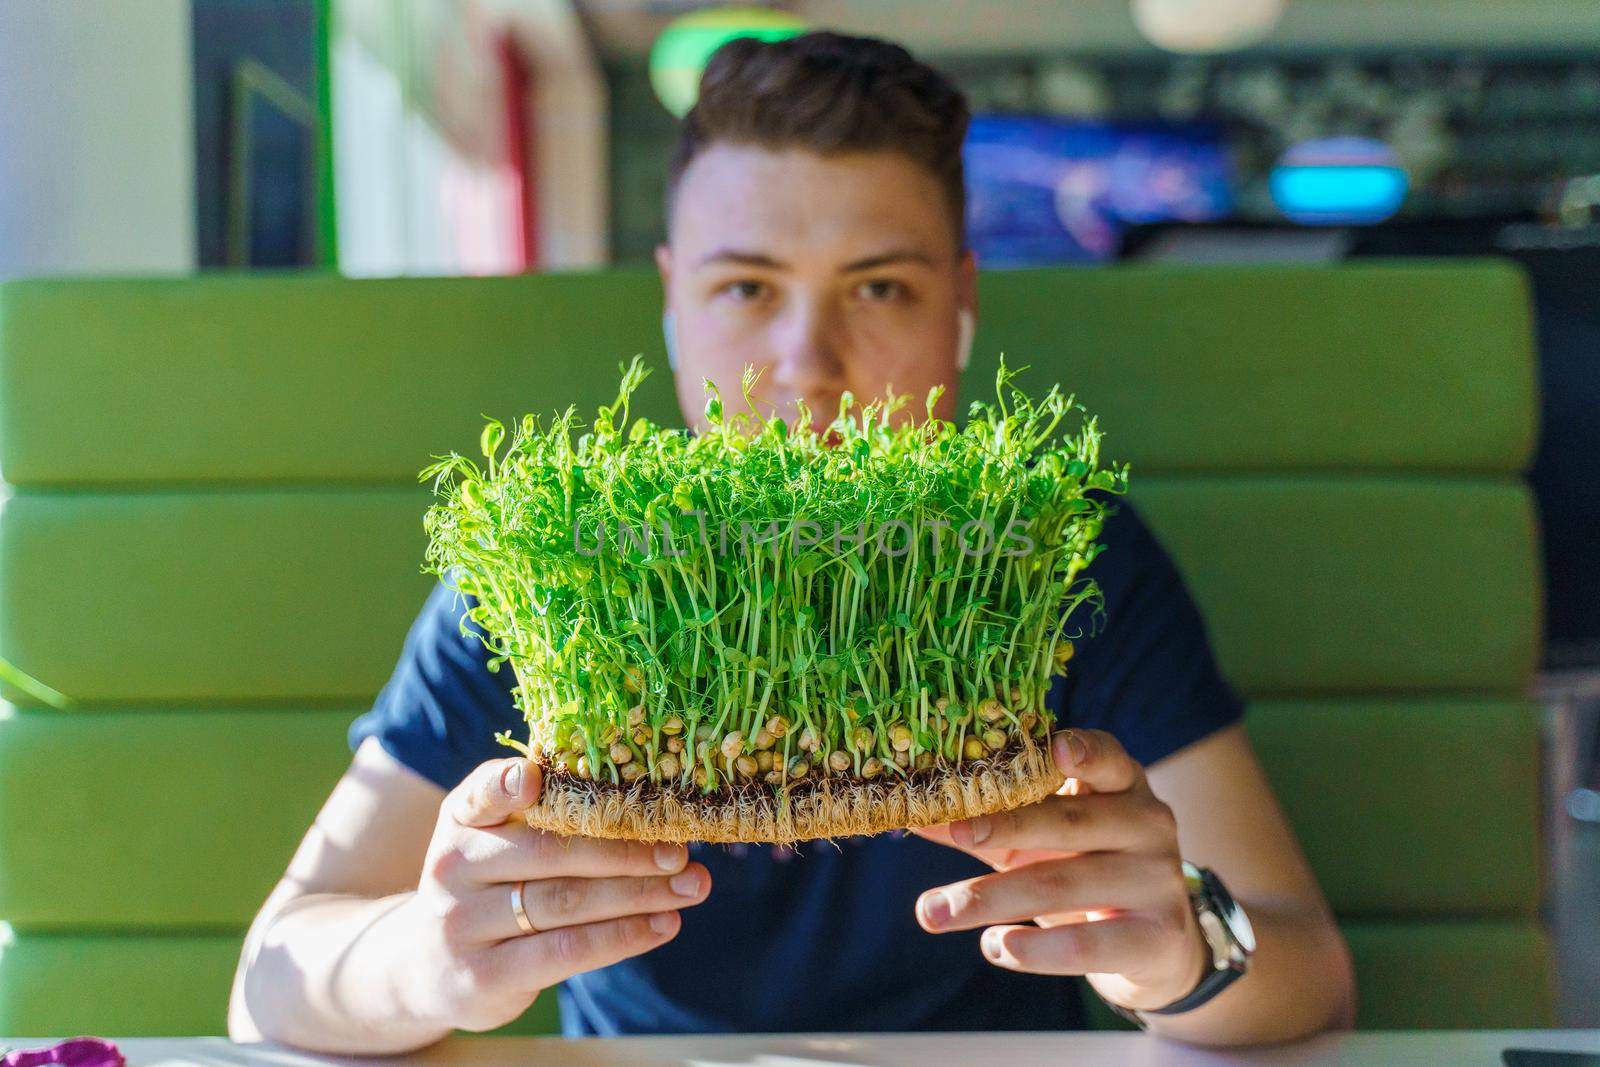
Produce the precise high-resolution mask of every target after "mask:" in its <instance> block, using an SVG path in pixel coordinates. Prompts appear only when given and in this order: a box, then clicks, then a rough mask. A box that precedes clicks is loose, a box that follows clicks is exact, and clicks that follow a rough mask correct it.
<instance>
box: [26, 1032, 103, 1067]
mask: <svg viewBox="0 0 1600 1067" xmlns="http://www.w3.org/2000/svg"><path fill="white" fill-rule="evenodd" d="M126 1063H127V1061H126V1060H124V1059H123V1058H122V1053H121V1052H119V1051H117V1046H116V1045H113V1044H112V1043H111V1042H109V1041H107V1040H105V1039H104V1038H99V1037H74V1038H69V1039H67V1040H66V1041H63V1042H61V1043H60V1044H59V1045H52V1046H51V1047H49V1048H36V1049H16V1050H15V1051H12V1052H8V1053H6V1054H5V1056H4V1057H0V1067H46V1065H47V1064H65V1065H67V1067H125V1064H126Z"/></svg>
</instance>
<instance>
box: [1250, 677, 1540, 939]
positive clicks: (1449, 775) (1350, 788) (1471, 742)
mask: <svg viewBox="0 0 1600 1067" xmlns="http://www.w3.org/2000/svg"><path fill="white" fill-rule="evenodd" d="M1245 722H1246V726H1247V728H1248V730H1249V733H1250V739H1251V741H1252V742H1253V743H1254V745H1255V748H1256V751H1257V753H1258V754H1259V755H1260V757H1261V763H1262V766H1263V767H1265V768H1266V771H1267V775H1268V777H1269V778H1270V779H1271V780H1272V784H1273V788H1274V789H1275V791H1276V792H1277V794H1278V798H1279V799H1280V800H1281V801H1282V802H1283V806H1284V808H1285V810H1286V811H1287V812H1288V813H1289V816H1290V819H1291V821H1292V822H1293V823H1294V828H1295V832H1296V833H1297V834H1298V835H1299V837H1300V843H1301V844H1302V845H1303V846H1304V848H1305V851H1306V858H1307V859H1308V860H1310V862H1311V866H1312V868H1313V869H1314V870H1315V871H1316V873H1317V879H1318V881H1319V882H1321V884H1322V889H1323V892H1325V893H1326V894H1327V896H1328V899H1329V900H1330V901H1331V902H1332V903H1333V906H1334V908H1335V909H1336V910H1337V911H1338V912H1339V913H1340V915H1341V916H1342V917H1344V918H1346V919H1349V918H1362V917H1380V916H1385V915H1390V916H1396V915H1418V916H1420V915H1427V914H1432V915H1438V916H1460V917H1468V916H1488V915H1502V916H1506V917H1517V918H1526V919H1532V918H1533V917H1535V915H1537V913H1538V909H1539V902H1540V890H1541V888H1542V886H1541V883H1540V878H1539V871H1540V867H1541V864H1542V856H1541V853H1540V840H1539V835H1538V834H1537V833H1535V832H1533V828H1534V827H1537V826H1538V825H1539V813H1540V802H1541V798H1540V795H1539V739H1540V734H1539V717H1538V713H1537V711H1536V709H1534V708H1533V707H1531V706H1529V705H1527V704H1523V703H1518V702H1514V701H1508V702H1492V701H1478V700H1458V699H1437V698H1435V699H1426V698H1417V699H1411V700H1406V699H1395V700H1364V701H1341V700H1308V701H1272V702H1262V703H1260V704H1255V705H1252V706H1251V708H1250V710H1249V712H1248V713H1247V715H1246V719H1245ZM1486 855H1493V856H1494V857H1495V860H1494V862H1493V863H1485V862H1484V857H1485V856H1486Z"/></svg>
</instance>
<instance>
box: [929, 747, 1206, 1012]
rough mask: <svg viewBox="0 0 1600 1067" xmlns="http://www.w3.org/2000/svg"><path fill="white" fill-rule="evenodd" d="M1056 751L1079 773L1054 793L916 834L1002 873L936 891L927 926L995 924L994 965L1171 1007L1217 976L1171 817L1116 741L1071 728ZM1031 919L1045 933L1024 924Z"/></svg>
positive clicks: (1128, 1002) (1070, 771) (990, 946)
mask: <svg viewBox="0 0 1600 1067" xmlns="http://www.w3.org/2000/svg"><path fill="white" fill-rule="evenodd" d="M1050 750H1051V753H1052V754H1053V755H1054V757H1055V761H1056V765H1057V766H1058V767H1060V768H1061V771H1062V773H1064V774H1065V775H1067V782H1066V784H1065V785H1064V786H1063V787H1062V788H1061V790H1059V791H1058V792H1057V793H1056V794H1055V795H1054V796H1050V797H1047V798H1045V799H1044V800H1042V801H1040V802H1038V803H1037V804H1030V805H1028V806H1027V807H1024V808H1018V809H1015V810H1012V811H1008V812H1001V813H998V814H995V815H986V816H979V817H977V818H973V819H964V820H961V821H959V822H953V823H945V824H940V825H937V826H924V827H918V828H916V829H915V830H914V832H915V833H917V834H918V835H920V836H922V837H925V838H927V839H928V840H930V841H937V842H939V843H940V844H944V845H950V846H952V847H955V848H959V849H961V850H962V851H964V852H968V853H971V854H972V855H974V856H976V857H978V858H979V859H981V860H983V861H984V862H985V863H987V864H989V865H990V866H991V867H993V868H994V869H995V871H996V872H997V873H995V874H986V875H982V876H980V877H977V878H969V879H967V880H965V881H962V882H956V883H953V884H951V885H947V886H942V887H940V888H938V889H931V890H929V891H928V892H926V893H924V894H923V895H922V896H921V898H919V899H918V901H917V918H918V921H919V922H920V923H921V924H922V926H923V928H924V929H926V930H929V931H931V932H933V933H945V932H948V931H951V930H970V929H973V928H975V927H979V926H982V927H987V929H985V930H984V932H983V938H982V946H983V953H984V955H985V957H987V958H988V959H989V961H990V962H992V963H994V964H995V965H996V966H999V967H1006V968H1008V969H1010V970H1015V971H1031V972H1034V973H1037V974H1082V975H1087V976H1088V978H1089V981H1090V983H1091V984H1092V985H1093V986H1094V987H1095V989H1096V990H1097V991H1098V992H1099V993H1100V995H1101V996H1103V997H1105V998H1106V999H1108V1000H1110V1001H1112V1002H1113V1003H1116V1004H1121V1005H1123V1006H1125V1007H1129V1008H1159V1007H1163V1006H1164V1005H1166V1004H1169V1003H1171V1002H1172V1001H1174V1000H1177V999H1178V998H1179V997H1182V996H1184V995H1185V994H1187V993H1189V992H1190V991H1191V990H1192V989H1193V988H1194V987H1195V985H1196V984H1197V983H1198V982H1199V981H1200V979H1201V977H1202V976H1203V975H1204V973H1205V969H1206V968H1207V967H1208V966H1209V965H1210V954H1209V952H1208V951H1207V948H1206V944H1205V941H1204V939H1203V938H1202V936H1201V934H1200V930H1199V927H1198V924H1197V923H1196V921H1195V917H1194V910H1193V908H1192V906H1191V905H1190V903H1189V893H1188V889H1187V887H1186V886H1185V884H1184V879H1183V870H1182V861H1181V859H1180V857H1179V854H1178V829H1177V822H1176V820H1175V819H1174V817H1173V814H1172V809H1171V808H1169V807H1167V805H1165V804H1163V803H1162V802H1161V801H1160V800H1158V799H1157V798H1156V796H1155V794H1154V793H1152V792H1151V791H1150V785H1149V783H1148V782H1147V781H1146V780H1145V773H1144V768H1143V767H1141V766H1140V765H1139V764H1138V763H1137V762H1136V761H1135V760H1134V759H1133V758H1132V757H1131V756H1129V755H1128V753H1127V752H1126V751H1124V750H1123V748H1122V746H1121V745H1120V744H1119V743H1118V742H1117V740H1116V738H1114V737H1112V736H1111V735H1110V734H1108V733H1104V732H1103V731H1099V730H1062V731H1059V732H1058V733H1056V734H1055V736H1054V737H1053V738H1052V739H1051V746H1050ZM1028 920H1032V921H1033V922H1035V923H1037V924H1038V926H1037V927H1035V926H1021V925H1015V924H1017V923H1022V922H1026V921H1028Z"/></svg>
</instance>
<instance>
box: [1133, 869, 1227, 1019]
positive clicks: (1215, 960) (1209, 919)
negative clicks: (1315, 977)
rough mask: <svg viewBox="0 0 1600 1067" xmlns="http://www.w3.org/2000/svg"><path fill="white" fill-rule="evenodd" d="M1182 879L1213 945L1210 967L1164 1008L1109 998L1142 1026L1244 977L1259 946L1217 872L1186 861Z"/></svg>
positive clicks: (1202, 929) (1191, 1006)
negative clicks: (1140, 1007)
mask: <svg viewBox="0 0 1600 1067" xmlns="http://www.w3.org/2000/svg"><path fill="white" fill-rule="evenodd" d="M1183 879H1184V881H1185V882H1187V883H1188V886H1189V903H1190V904H1192V905H1193V906H1194V915H1195V919H1196V920H1197V922H1198V923H1199V926H1200V933H1201V934H1202V935H1203V936H1204V937H1205V939H1206V944H1207V945H1208V946H1209V947H1210V949H1211V969H1210V970H1209V971H1207V972H1206V974H1205V977H1203V978H1201V979H1200V984H1199V985H1197V986H1195V987H1194V989H1193V990H1191V991H1190V992H1189V993H1188V994H1186V995H1185V996H1182V997H1179V998H1178V999H1177V1000H1175V1001H1173V1002H1172V1003H1171V1004H1168V1005H1166V1006H1165V1007H1162V1008H1146V1009H1144V1010H1140V1011H1136V1010H1134V1009H1132V1008H1124V1007H1123V1006H1122V1005H1120V1004H1112V1003H1111V1002H1110V1001H1106V1006H1107V1007H1109V1008H1110V1009H1111V1010H1112V1011H1114V1012H1116V1013H1117V1014H1118V1015H1120V1016H1122V1017H1123V1018H1124V1019H1127V1020H1128V1021H1129V1022H1131V1023H1134V1024H1136V1025H1137V1026H1138V1027H1139V1028H1140V1029H1141V1030H1142V1029H1144V1026H1145V1022H1146V1020H1145V1018H1144V1016H1146V1015H1178V1014H1180V1013H1182V1012H1186V1011H1191V1010H1193V1009H1194V1008H1198V1007H1199V1006H1200V1005H1202V1004H1204V1003H1205V1002H1206V1001H1208V1000H1210V999H1211V998H1212V997H1214V996H1216V995H1217V994H1218V993H1220V992H1222V991H1223V990H1224V989H1226V988H1228V986H1230V985H1232V984H1233V983H1234V982H1236V981H1238V980H1239V979H1240V978H1243V977H1244V972H1245V971H1246V970H1247V969H1248V968H1249V966H1250V955H1251V953H1253V952H1255V950H1256V935H1255V931H1253V930H1252V929H1251V928H1250V920H1249V919H1248V918H1247V917H1246V916H1245V913H1244V909H1243V908H1241V907H1239V904H1238V902H1237V901H1235V900H1234V899H1233V895H1232V894H1231V893H1229V892H1228V890H1227V887H1225V886H1224V885H1223V884H1222V879H1220V878H1218V877H1217V875H1216V872H1214V871H1212V870H1211V869H1210V868H1209V867H1196V866H1195V865H1194V864H1192V863H1188V862H1185V863H1184V865H1183Z"/></svg>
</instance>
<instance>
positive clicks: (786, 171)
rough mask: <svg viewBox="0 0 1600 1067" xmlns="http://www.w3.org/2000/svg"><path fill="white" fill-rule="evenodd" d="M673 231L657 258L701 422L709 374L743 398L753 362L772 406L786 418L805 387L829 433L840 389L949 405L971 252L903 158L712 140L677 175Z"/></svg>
mask: <svg viewBox="0 0 1600 1067" xmlns="http://www.w3.org/2000/svg"><path fill="white" fill-rule="evenodd" d="M670 233H671V238H670V242H669V243H668V244H663V245H661V246H660V247H659V248H657V249H656V264H657V266H658V267H659V268H660V270H661V280H662V286H663V288H664V290H665V292H666V301H667V307H668V308H669V309H670V310H672V311H673V313H674V317H675V318H676V320H677V340H678V370H677V386H678V402H679V404H680V405H681V406H682V408H683V413H684V417H685V418H686V419H687V420H688V424H689V425H690V426H691V427H693V428H694V429H697V430H699V429H704V427H705V416H704V407H705V395H704V390H703V388H702V379H705V378H710V379H711V380H712V381H713V382H715V383H716V384H717V386H718V388H719V389H720V390H721V392H722V396H723V400H724V403H725V405H726V407H727V409H728V411H729V412H730V413H731V412H733V411H737V410H740V409H741V408H742V407H743V401H742V399H741V388H740V379H741V376H742V374H743V371H744V367H745V365H746V364H750V365H753V366H754V367H755V368H756V369H757V370H758V371H760V372H761V376H760V378H759V379H758V381H757V383H756V386H755V388H754V389H753V390H752V393H751V396H752V399H753V400H754V401H755V403H756V406H757V409H758V411H759V413H760V414H761V415H762V416H763V417H765V416H768V415H771V414H774V413H776V414H778V415H779V416H781V417H783V418H785V419H789V418H792V417H793V416H794V415H795V406H794V401H795V399H796V398H797V397H798V398H800V399H803V400H804V401H805V402H806V404H807V405H808V406H809V407H810V409H811V413H812V422H813V425H815V426H816V427H817V428H818V429H819V430H820V429H821V428H823V427H825V426H826V425H827V424H828V423H829V422H831V421H832V419H833V417H834V416H835V415H836V414H837V413H838V407H839V398H840V396H841V395H842V394H843V393H844V392H845V390H849V391H850V392H851V393H853V394H854V395H855V397H856V399H857V400H858V401H859V402H866V401H868V400H872V399H874V398H879V397H882V396H884V395H885V393H886V392H887V391H888V390H889V388H890V387H891V386H892V387H893V390H894V392H896V393H901V394H906V395H909V396H910V397H911V398H912V403H911V404H910V405H908V409H909V411H908V414H915V415H916V416H918V417H921V414H922V410H923V408H922V401H923V398H924V397H925V396H926V395H927V392H928V390H929V389H930V388H931V387H933V386H935V385H943V386H944V387H945V390H946V391H945V395H944V398H943V400H942V401H941V402H940V405H939V408H938V409H937V413H938V414H939V415H940V417H942V418H949V417H951V412H952V411H954V406H955V386H956V378H957V373H958V371H957V368H956V347H957V338H958V324H957V317H956V311H957V308H958V307H966V308H969V309H973V310H974V311H975V300H976V293H975V284H974V283H975V279H976V263H975V260H974V258H973V256H972V254H971V253H970V252H968V253H966V254H959V253H958V250H957V248H956V244H955V241H954V239H953V236H952V234H951V230H950V221H949V216H948V213H947V211H946V208H945V200H944V195H943V191H942V189H941V188H940V185H939V183H938V181H937V180H936V179H935V178H934V177H933V176H932V175H931V174H929V173H927V172H926V171H925V170H923V169H922V168H921V167H920V166H918V165H917V164H915V163H914V162H912V161H911V160H910V159H909V158H908V157H906V156H903V155H901V154H900V153H897V152H862V153H853V154H849V155H839V156H831V157H823V156H819V155H816V154H815V153H812V152H808V151H804V150H799V149H796V150H785V151H772V150H769V149H764V148H757V147H750V146H737V145H728V144H717V145H713V146H712V147H711V148H709V149H707V150H706V151H704V152H702V153H701V154H700V155H699V156H697V157H696V158H695V159H694V161H693V162H692V163H690V164H689V166H688V168H687V169H686V170H685V171H684V174H683V177H682V179H681V180H680V182H679V186H678V194H677V199H676V202H675V204H674V206H673V215H672V219H671V226H670Z"/></svg>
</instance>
